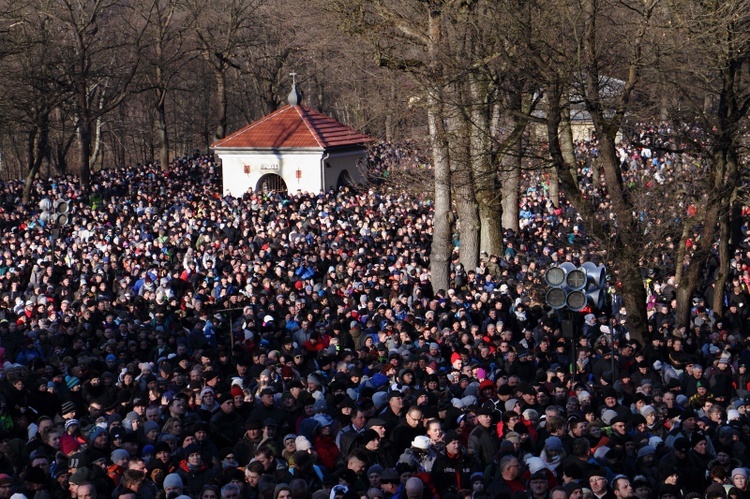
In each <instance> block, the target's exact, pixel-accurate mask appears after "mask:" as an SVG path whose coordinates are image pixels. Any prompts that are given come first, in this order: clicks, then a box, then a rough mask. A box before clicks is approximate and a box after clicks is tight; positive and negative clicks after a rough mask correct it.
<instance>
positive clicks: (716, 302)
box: [711, 214, 731, 317]
mask: <svg viewBox="0 0 750 499" xmlns="http://www.w3.org/2000/svg"><path fill="white" fill-rule="evenodd" d="M730 224H731V222H730V220H729V216H728V214H727V215H723V216H722V217H721V220H720V221H719V271H718V273H717V274H716V280H715V281H714V282H713V285H714V296H713V303H712V304H711V310H713V311H714V313H715V314H716V315H718V316H719V317H723V316H724V291H725V290H726V287H727V281H728V280H729V259H730V256H731V255H730V253H729V246H730V237H731V229H730Z"/></svg>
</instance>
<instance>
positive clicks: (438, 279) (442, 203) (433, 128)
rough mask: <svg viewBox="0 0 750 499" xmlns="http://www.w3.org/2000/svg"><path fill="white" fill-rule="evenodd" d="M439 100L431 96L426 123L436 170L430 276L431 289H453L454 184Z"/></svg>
mask: <svg viewBox="0 0 750 499" xmlns="http://www.w3.org/2000/svg"><path fill="white" fill-rule="evenodd" d="M437 100H438V99H436V98H434V97H432V96H430V97H428V101H429V103H428V110H427V120H428V125H429V132H430V142H431V143H432V162H433V163H434V168H435V215H434V217H433V234H432V247H431V251H430V275H431V281H432V287H433V289H435V290H436V291H437V290H438V289H445V290H447V289H448V288H449V287H450V262H451V253H452V242H451V226H452V225H453V224H452V220H451V219H452V213H451V184H450V176H451V172H450V159H449V156H448V144H447V141H446V140H445V134H444V131H443V126H442V122H441V121H442V120H441V118H440V116H441V114H442V113H440V110H439V109H438V106H439V104H438V102H437Z"/></svg>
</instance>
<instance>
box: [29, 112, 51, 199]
mask: <svg viewBox="0 0 750 499" xmlns="http://www.w3.org/2000/svg"><path fill="white" fill-rule="evenodd" d="M41 121H42V122H41V124H40V125H39V126H38V127H35V129H34V130H33V131H32V132H30V133H29V139H28V141H29V143H28V147H29V173H28V174H27V175H26V183H25V184H24V186H23V197H22V199H23V202H24V203H28V202H29V201H30V200H31V189H32V187H33V185H34V179H35V178H36V177H37V175H38V174H39V170H40V168H41V167H42V161H43V160H44V158H45V157H46V156H47V154H48V153H49V121H48V120H47V117H42V118H41Z"/></svg>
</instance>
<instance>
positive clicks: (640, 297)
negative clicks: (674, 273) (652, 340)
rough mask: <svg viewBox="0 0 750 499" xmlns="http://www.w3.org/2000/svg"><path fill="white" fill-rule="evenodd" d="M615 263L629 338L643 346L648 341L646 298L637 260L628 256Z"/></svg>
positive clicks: (618, 259) (632, 256)
mask: <svg viewBox="0 0 750 499" xmlns="http://www.w3.org/2000/svg"><path fill="white" fill-rule="evenodd" d="M617 262H619V263H618V268H619V274H620V282H621V283H622V290H621V292H622V300H623V303H624V304H625V309H626V310H627V311H628V330H629V332H630V338H631V339H633V340H637V341H639V342H640V343H641V345H644V344H646V343H647V342H648V341H649V332H648V322H646V298H647V296H646V288H645V287H644V285H643V279H642V278H641V271H640V268H639V267H638V263H637V262H638V259H637V258H636V257H635V256H634V255H630V256H629V257H628V256H625V257H623V258H617ZM678 289H679V288H678Z"/></svg>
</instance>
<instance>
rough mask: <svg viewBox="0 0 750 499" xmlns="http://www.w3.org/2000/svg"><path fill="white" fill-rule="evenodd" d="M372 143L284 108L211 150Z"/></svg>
mask: <svg viewBox="0 0 750 499" xmlns="http://www.w3.org/2000/svg"><path fill="white" fill-rule="evenodd" d="M372 140H373V139H372V138H371V137H369V136H367V135H364V134H362V133H359V132H357V131H356V130H354V129H352V128H349V127H348V126H346V125H343V124H341V123H339V122H338V121H336V120H334V119H333V118H331V117H329V116H326V115H325V114H321V113H319V112H317V111H314V110H312V109H310V108H307V107H305V106H284V107H282V108H281V109H279V110H277V111H274V112H273V113H271V114H269V115H266V116H264V117H263V118H261V119H259V120H258V121H255V122H254V123H250V124H249V125H248V126H246V127H245V128H242V129H241V130H238V131H236V132H234V133H233V134H231V135H229V136H228V137H225V138H223V139H221V140H219V141H217V142H214V143H213V144H211V147H212V148H259V149H265V148H271V149H281V148H298V147H299V148H308V147H310V148H321V149H328V148H333V147H343V146H351V145H360V144H365V143H367V142H371V141H372Z"/></svg>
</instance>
